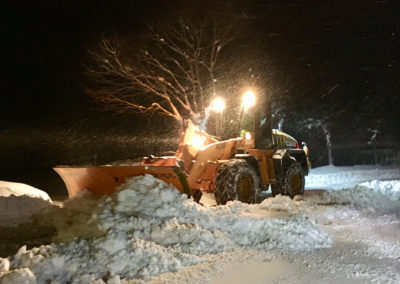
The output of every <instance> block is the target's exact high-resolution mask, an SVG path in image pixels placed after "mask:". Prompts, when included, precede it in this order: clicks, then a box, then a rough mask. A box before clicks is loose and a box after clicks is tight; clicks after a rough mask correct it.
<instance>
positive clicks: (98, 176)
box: [53, 165, 190, 198]
mask: <svg viewBox="0 0 400 284" xmlns="http://www.w3.org/2000/svg"><path fill="white" fill-rule="evenodd" d="M53 169H54V170H55V171H56V172H57V173H58V174H59V175H60V177H61V178H62V180H63V181H64V183H65V185H66V187H67V190H68V196H69V198H73V197H75V196H76V195H77V194H78V193H79V192H80V191H82V190H84V189H87V190H89V191H90V192H92V193H95V194H101V195H105V194H106V195H111V194H113V193H114V192H115V190H116V188H117V187H118V186H119V185H121V184H123V183H125V180H126V179H127V178H130V177H134V176H143V175H145V174H150V175H153V176H154V177H156V178H159V179H161V180H163V181H165V182H166V183H169V184H171V185H173V186H174V187H176V188H177V189H178V190H179V191H180V192H181V193H185V194H187V195H188V196H190V188H189V185H188V182H187V180H186V176H185V174H184V173H183V172H182V171H181V170H180V168H179V167H177V166H143V165H137V166H136V165H134V166H91V167H90V166H88V167H73V166H57V167H54V168H53Z"/></svg>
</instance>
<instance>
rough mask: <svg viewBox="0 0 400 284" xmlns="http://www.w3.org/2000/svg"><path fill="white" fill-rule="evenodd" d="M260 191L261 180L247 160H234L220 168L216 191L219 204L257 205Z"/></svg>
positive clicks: (215, 194)
mask: <svg viewBox="0 0 400 284" xmlns="http://www.w3.org/2000/svg"><path fill="white" fill-rule="evenodd" d="M259 191H260V178H259V177H258V175H257V172H256V171H255V169H254V168H253V167H252V166H251V165H250V164H249V163H247V162H246V161H245V160H241V159H233V160H230V161H229V162H227V163H225V164H222V165H221V166H220V167H219V169H218V173H217V177H216V180H215V190H214V196H215V200H216V201H217V203H218V204H222V205H224V204H226V203H227V202H228V201H232V200H239V201H241V202H245V203H255V202H256V201H257V196H258V193H259Z"/></svg>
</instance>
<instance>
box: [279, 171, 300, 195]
mask: <svg viewBox="0 0 400 284" xmlns="http://www.w3.org/2000/svg"><path fill="white" fill-rule="evenodd" d="M304 183H305V181H304V172H303V168H302V167H301V165H300V164H299V163H293V164H291V165H290V167H289V168H288V169H287V171H286V174H285V183H284V185H283V188H282V193H281V194H282V195H288V196H290V197H291V198H293V197H295V196H296V195H303V194H304Z"/></svg>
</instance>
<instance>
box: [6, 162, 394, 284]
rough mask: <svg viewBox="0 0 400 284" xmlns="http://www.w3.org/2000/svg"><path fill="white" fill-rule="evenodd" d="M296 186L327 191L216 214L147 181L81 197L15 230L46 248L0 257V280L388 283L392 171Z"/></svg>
mask: <svg viewBox="0 0 400 284" xmlns="http://www.w3.org/2000/svg"><path fill="white" fill-rule="evenodd" d="M340 181H342V184H348V183H353V185H352V186H351V187H349V188H346V189H343V190H338V188H340V186H338V184H339V183H340ZM306 182H307V184H306V185H307V187H308V188H313V189H336V190H333V191H332V190H327V191H326V192H323V193H318V194H311V195H306V196H304V197H296V198H295V199H294V200H291V199H290V198H287V197H283V196H277V197H275V198H267V199H266V200H264V201H263V202H261V203H260V204H254V205H248V204H242V203H239V202H231V203H229V204H228V205H226V206H217V207H206V206H200V205H198V204H196V203H195V202H193V201H192V200H191V199H187V198H186V197H185V196H183V195H180V194H178V193H177V191H176V190H175V189H174V188H172V187H171V186H169V185H167V184H165V183H164V182H162V181H160V180H158V179H155V178H154V177H152V176H145V177H135V178H132V179H130V180H129V181H128V182H127V183H126V184H124V185H122V186H121V187H120V188H119V189H118V191H117V193H116V194H114V195H112V196H110V197H100V198H99V197H95V196H93V195H91V194H90V193H88V192H83V193H82V194H81V195H79V196H78V197H77V198H75V199H73V200H69V201H67V202H65V203H64V205H63V207H62V208H59V207H55V206H53V207H51V208H50V209H49V210H45V211H41V212H40V218H30V219H29V220H28V221H29V222H27V223H26V225H25V226H20V227H18V228H21V227H25V231H27V230H26V228H27V227H28V228H44V229H43V230H44V231H46V232H48V234H47V239H46V241H44V242H43V243H47V244H45V245H41V246H35V247H34V248H31V249H28V248H27V247H26V246H22V247H21V248H20V249H19V250H18V252H17V253H16V254H14V255H11V256H9V257H7V258H0V283H22V282H23V281H25V283H47V282H48V281H53V282H52V283H104V282H105V283H142V282H149V283H228V282H229V283H243V282H248V283H373V282H377V283H400V264H399V263H400V238H399V237H398V236H399V235H400V221H399V215H400V170H399V169H395V168H391V169H389V168H375V167H345V168H344V167H323V168H317V169H314V170H312V171H311V174H310V176H309V177H307V181H306ZM360 182H361V184H358V183H360ZM356 184H358V185H356ZM344 187H346V186H344ZM31 199H33V198H31ZM10 204H14V202H11V201H10ZM9 212H10V214H9V215H12V213H11V212H14V213H17V211H15V210H14V211H13V210H12V209H10V210H9ZM14 215H15V216H14V217H13V218H14V219H15V218H17V216H18V214H14ZM9 218H12V216H9ZM24 220H25V221H27V219H26V218H25V219H24ZM18 228H17V230H18ZM14 230H15V228H14ZM21 230H22V229H21ZM28 231H29V230H28Z"/></svg>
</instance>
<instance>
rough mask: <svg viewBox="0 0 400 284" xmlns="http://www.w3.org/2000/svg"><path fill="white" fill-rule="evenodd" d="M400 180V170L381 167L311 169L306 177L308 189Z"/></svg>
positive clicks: (346, 186)
mask: <svg viewBox="0 0 400 284" xmlns="http://www.w3.org/2000/svg"><path fill="white" fill-rule="evenodd" d="M396 178H397V179H398V178H400V168H391V167H379V166H355V167H335V166H324V167H319V168H315V169H311V171H310V174H309V175H308V176H306V188H309V189H312V188H316V189H343V188H349V187H352V186H355V185H357V184H359V183H362V182H367V181H370V180H373V179H380V180H383V179H396Z"/></svg>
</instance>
